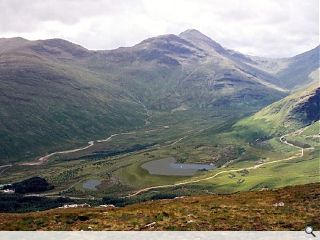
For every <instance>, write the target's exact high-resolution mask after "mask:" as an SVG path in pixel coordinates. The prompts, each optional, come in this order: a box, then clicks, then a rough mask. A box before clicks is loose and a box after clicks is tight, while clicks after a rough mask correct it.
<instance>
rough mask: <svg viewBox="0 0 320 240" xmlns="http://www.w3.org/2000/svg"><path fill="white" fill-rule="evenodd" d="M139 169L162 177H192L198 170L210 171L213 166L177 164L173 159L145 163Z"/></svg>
mask: <svg viewBox="0 0 320 240" xmlns="http://www.w3.org/2000/svg"><path fill="white" fill-rule="evenodd" d="M141 167H142V168H143V169H145V170H147V171H148V172H149V173H150V174H151V175H163V176H193V175H194V174H195V173H196V172H198V171H199V170H212V169H215V168H216V166H215V165H214V164H201V163H177V162H176V159H175V158H173V157H169V158H163V159H158V160H154V161H150V162H146V163H144V164H142V165H141Z"/></svg>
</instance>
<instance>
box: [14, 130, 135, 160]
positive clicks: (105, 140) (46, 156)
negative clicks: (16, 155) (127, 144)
mask: <svg viewBox="0 0 320 240" xmlns="http://www.w3.org/2000/svg"><path fill="white" fill-rule="evenodd" d="M134 133H135V132H123V133H116V134H112V135H111V136H110V137H108V138H106V139H101V140H96V141H89V142H88V145H87V146H85V147H81V148H76V149H72V150H66V151H58V152H53V153H50V154H48V155H45V156H43V157H40V158H39V159H37V160H36V161H32V162H24V163H19V165H21V166H36V165H42V164H44V163H45V162H47V161H48V160H49V158H50V157H52V156H54V155H57V154H65V153H74V152H78V151H82V150H85V149H88V148H90V147H92V146H94V144H95V143H102V142H108V141H110V140H111V139H112V138H113V137H115V136H119V135H126V134H128V135H129V134H134Z"/></svg>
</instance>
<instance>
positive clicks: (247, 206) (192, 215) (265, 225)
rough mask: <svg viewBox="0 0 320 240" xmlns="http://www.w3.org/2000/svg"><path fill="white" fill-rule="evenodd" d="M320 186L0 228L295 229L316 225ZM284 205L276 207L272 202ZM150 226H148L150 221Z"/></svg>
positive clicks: (58, 212) (84, 213) (6, 222)
mask: <svg viewBox="0 0 320 240" xmlns="http://www.w3.org/2000/svg"><path fill="white" fill-rule="evenodd" d="M319 194H320V186H319V183H317V184H308V185H302V186H294V187H286V188H283V189H278V190H271V191H260V192H242V193H236V194H232V195H212V196H197V197H186V198H183V199H173V200H160V201H152V202H147V203H143V204H134V205H130V206H126V207H123V208H116V209H97V208H96V209H94V208H83V209H82V208H78V209H52V210H49V211H45V212H36V213H25V214H4V213H2V214H0V229H1V230H81V229H82V230H88V227H91V229H93V230H202V231H203V230H296V231H300V230H303V229H304V228H305V226H306V225H307V224H310V225H312V226H313V227H314V228H319V227H320V222H319V218H318V216H319V215H320V205H319ZM279 202H283V203H284V206H282V207H276V206H274V204H275V203H279ZM153 222H155V224H152V225H151V226H150V227H147V226H146V225H147V224H150V223H153Z"/></svg>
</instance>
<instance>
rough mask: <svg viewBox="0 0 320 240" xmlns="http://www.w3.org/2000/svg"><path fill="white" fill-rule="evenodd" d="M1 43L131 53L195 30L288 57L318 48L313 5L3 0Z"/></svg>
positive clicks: (293, 0) (287, 1)
mask: <svg viewBox="0 0 320 240" xmlns="http://www.w3.org/2000/svg"><path fill="white" fill-rule="evenodd" d="M0 9H1V15H0V37H13V36H22V37H25V38H28V39H46V38H57V37H58V38H64V39H67V40H70V41H73V42H75V43H78V44H81V45H83V46H85V47H87V48H89V49H112V48H116V47H120V46H132V45H134V44H136V43H138V42H140V41H142V40H143V39H145V38H147V37H151V36H156V35H160V34H167V33H174V34H178V33H179V32H182V31H184V30H186V29H187V28H195V29H198V30H199V31H201V32H203V33H204V34H206V35H208V36H209V37H211V38H213V39H214V40H216V41H217V42H219V43H220V44H222V45H223V46H225V47H228V48H232V49H235V50H238V51H242V52H244V53H249V54H253V55H262V56H292V55H295V54H298V53H300V52H303V51H306V50H309V49H311V48H312V47H315V46H316V45H317V44H319V3H318V1H317V0H307V1H300V0H281V1H279V0H259V1H257V0H161V1H158V0H117V1H112V0H95V1H91V0H46V1H43V0H33V1H30V0H0Z"/></svg>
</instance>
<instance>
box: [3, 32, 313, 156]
mask: <svg viewBox="0 0 320 240" xmlns="http://www.w3.org/2000/svg"><path fill="white" fill-rule="evenodd" d="M318 73H319V46H318V47H316V48H315V49H312V50H310V51H308V52H305V53H302V54H300V55H297V56H295V57H292V58H280V59H269V58H262V57H253V56H248V55H244V54H241V53H239V52H236V51H233V50H229V49H226V48H224V47H223V46H221V45H220V44H219V43H217V42H215V41H213V40H212V39H210V38H209V37H207V36H205V35H203V34H202V33H200V32H199V31H197V30H187V31H185V32H183V33H181V34H179V35H178V36H176V35H173V34H170V35H162V36H158V37H154V38H150V39H146V40H144V41H142V42H141V43H139V44H137V45H135V46H133V47H126V48H118V49H115V50H110V51H90V50H87V49H85V48H83V47H81V46H79V45H76V44H73V43H70V42H68V41H65V40H62V39H50V40H39V41H28V40H26V39H23V38H9V39H0V107H1V111H0V136H1V137H0V159H2V160H3V161H7V160H23V159H26V158H33V157H35V156H37V155H38V154H40V153H45V152H48V151H49V152H50V151H53V150H56V149H61V146H64V147H68V146H74V145H76V144H77V143H79V142H84V141H86V140H88V139H92V138H93V136H97V138H99V137H103V136H107V135H108V134H110V133H112V132H120V131H123V130H128V129H134V128H138V127H142V126H143V125H144V124H145V120H146V118H147V115H148V112H149V111H154V112H169V111H172V110H174V109H177V108H179V107H181V106H184V108H186V109H193V108H199V109H207V110H208V111H212V112H214V111H218V109H221V108H223V109H230V111H239V112H243V114H249V113H252V112H255V111H258V110H259V109H261V108H263V107H265V106H266V105H268V104H270V103H272V102H274V101H277V100H279V99H281V98H283V97H284V96H286V95H288V94H289V92H290V91H291V90H295V89H299V88H305V87H307V86H309V85H310V84H312V83H314V82H316V81H318V80H319V79H318V76H319V74H318Z"/></svg>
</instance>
